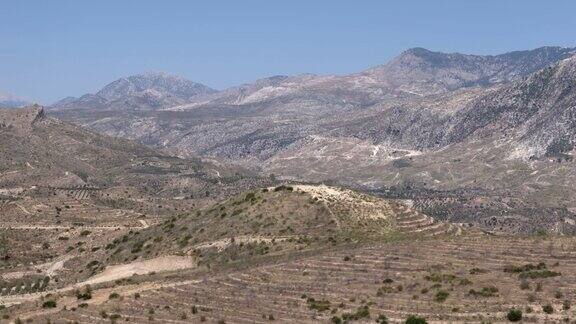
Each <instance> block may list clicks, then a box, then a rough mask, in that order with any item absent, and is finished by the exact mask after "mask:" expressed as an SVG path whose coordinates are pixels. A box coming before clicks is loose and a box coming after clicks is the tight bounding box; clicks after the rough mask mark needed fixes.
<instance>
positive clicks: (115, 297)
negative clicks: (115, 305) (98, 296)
mask: <svg viewBox="0 0 576 324" xmlns="http://www.w3.org/2000/svg"><path fill="white" fill-rule="evenodd" d="M118 298H120V295H119V294H118V293H115V292H114V293H111V294H110V296H108V299H118Z"/></svg>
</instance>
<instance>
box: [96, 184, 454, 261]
mask: <svg viewBox="0 0 576 324" xmlns="http://www.w3.org/2000/svg"><path fill="white" fill-rule="evenodd" d="M462 228H463V225H460V224H449V223H443V222H437V221H435V220H434V219H433V218H431V217H428V216H426V215H423V214H421V213H419V212H417V211H415V210H413V209H411V208H410V207H407V206H404V205H403V204H401V203H398V202H393V201H387V200H384V199H380V198H376V197H373V196H370V195H366V194H362V193H359V192H355V191H352V190H347V189H338V188H334V187H327V186H312V185H296V186H284V185H283V186H279V187H270V188H264V189H261V190H256V191H249V192H246V193H243V194H240V195H237V196H233V197H232V198H229V199H227V200H225V201H223V202H220V203H217V204H215V205H212V206H211V207H208V208H206V209H203V210H197V211H194V212H191V213H183V214H180V215H179V216H175V217H172V218H171V219H169V220H166V221H164V222H163V223H162V224H159V225H158V226H153V227H150V228H148V229H146V230H142V231H139V232H138V233H132V234H130V235H128V236H127V237H124V238H123V239H122V240H117V241H115V242H113V244H112V246H110V248H109V249H110V255H109V256H108V257H107V259H106V262H113V263H118V262H127V261H130V260H134V259H139V258H144V259H147V258H152V257H158V256H161V255H166V254H178V255H180V254H181V255H189V256H192V257H194V258H196V260H197V263H198V264H199V265H208V266H209V265H213V264H214V263H216V264H222V263H228V262H232V263H234V262H243V261H245V260H247V259H253V258H255V259H259V258H263V257H267V256H273V255H280V254H284V253H287V252H289V251H307V250H314V249H321V248H326V247H334V246H339V245H345V244H353V243H362V242H363V243H365V242H369V241H372V240H391V239H399V238H402V237H404V236H406V235H410V236H419V237H426V236H436V235H443V234H460V233H462Z"/></svg>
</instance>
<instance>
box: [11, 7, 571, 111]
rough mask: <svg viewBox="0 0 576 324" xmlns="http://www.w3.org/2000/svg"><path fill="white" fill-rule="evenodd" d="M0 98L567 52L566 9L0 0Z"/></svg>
mask: <svg viewBox="0 0 576 324" xmlns="http://www.w3.org/2000/svg"><path fill="white" fill-rule="evenodd" d="M0 2H1V3H0V91H5V92H11V93H13V94H16V95H19V96H23V97H26V98H29V99H33V100H37V101H40V102H42V103H51V102H53V101H55V100H57V99H60V98H62V97H66V96H78V95H81V94H84V93H86V92H94V91H96V90H97V89H99V88H100V87H102V86H104V85H105V84H107V83H108V82H110V81H113V80H114V79H116V78H119V77H121V76H126V75H130V74H136V73H140V72H145V71H166V72H170V73H174V74H179V75H182V76H184V77H187V78H189V79H191V80H193V81H196V82H201V83H204V84H206V85H209V86H211V87H214V88H217V89H221V88H225V87H228V86H232V85H237V84H240V83H243V82H248V81H251V80H254V79H257V78H261V77H265V76H270V75H275V74H299V73H316V74H339V73H349V72H355V71H360V70H362V69H365V68H367V67H370V66H374V65H378V64H382V63H385V62H386V61H388V60H389V59H390V58H392V57H393V56H395V55H397V54H399V53H400V52H401V51H402V50H404V49H406V48H410V47H416V46H419V47H425V48H428V49H432V50H439V51H451V52H455V51H457V52H464V53H478V54H498V53H502V52H506V51H510V50H519V49H531V48H536V47H539V46H544V45H559V46H576V19H575V18H574V15H575V13H576V1H568V0H566V1H561V0H556V1H530V0H517V1H513V0H497V1H496V0H494V1H490V0H482V1H480V0H478V1H473V0H468V1H467V0H454V1H439V0H434V1H431V0H421V1H409V0H403V1H384V0H380V1H376V0H375V1H360V0H355V1H338V0H325V1H324V0H302V1H298V0H290V1H275V0H262V1H251V0H241V1H240V0H229V1H215V0H210V1H194V0H189V1H176V0H169V1H168V0H166V1H160V0H157V1H152V0H139V1H127V0H121V1H120V0H110V1H107V0H98V1H78V0H72V1H64V0H57V1H56V0H54V1H50V0H45V1H40V0H38V1H27V0H0Z"/></svg>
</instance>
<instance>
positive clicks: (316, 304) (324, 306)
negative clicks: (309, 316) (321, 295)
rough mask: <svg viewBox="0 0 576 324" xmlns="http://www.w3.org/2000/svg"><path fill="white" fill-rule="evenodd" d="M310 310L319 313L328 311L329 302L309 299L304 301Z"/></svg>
mask: <svg viewBox="0 0 576 324" xmlns="http://www.w3.org/2000/svg"><path fill="white" fill-rule="evenodd" d="M306 302H307V303H308V307H309V308H310V309H315V310H317V311H319V312H325V311H327V310H329V309H330V302H329V301H327V300H315V299H314V298H312V297H310V298H308V299H307V300H306Z"/></svg>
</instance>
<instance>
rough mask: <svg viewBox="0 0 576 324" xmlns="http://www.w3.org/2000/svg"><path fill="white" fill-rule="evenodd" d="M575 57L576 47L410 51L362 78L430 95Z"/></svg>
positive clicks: (524, 73)
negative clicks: (481, 51) (478, 52)
mask: <svg viewBox="0 0 576 324" xmlns="http://www.w3.org/2000/svg"><path fill="white" fill-rule="evenodd" d="M574 54H576V49H575V48H562V47H541V48H537V49H534V50H530V51H517V52H510V53H505V54H501V55H495V56H492V55H488V56H482V55H466V54H460V53H450V54H446V53H440V52H433V51H429V50H426V49H423V48H413V49H409V50H407V51H405V52H404V53H402V54H401V55H400V56H398V57H397V58H395V59H393V60H392V61H391V62H390V63H388V64H385V65H381V66H377V67H375V68H372V69H369V70H366V71H364V72H363V73H362V74H361V75H365V76H369V77H371V78H374V79H376V80H378V81H379V82H382V83H383V84H386V85H387V86H388V87H390V88H392V89H395V90H397V91H401V92H407V93H413V94H417V95H429V94H437V93H443V92H446V91H452V90H456V89H459V88H462V87H470V86H477V85H489V84H494V83H501V82H507V81H512V80H515V79H518V78H520V77H524V76H527V75H529V74H531V73H533V72H535V71H537V70H540V69H542V68H544V67H546V66H548V65H550V64H553V63H555V62H558V61H560V60H562V59H565V58H567V57H569V56H571V55H574Z"/></svg>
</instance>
